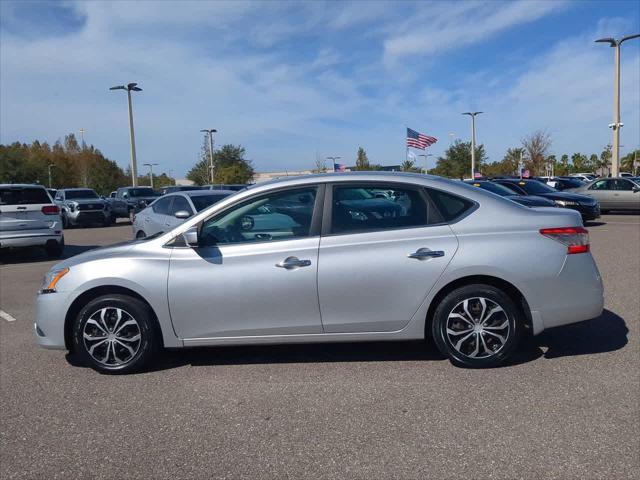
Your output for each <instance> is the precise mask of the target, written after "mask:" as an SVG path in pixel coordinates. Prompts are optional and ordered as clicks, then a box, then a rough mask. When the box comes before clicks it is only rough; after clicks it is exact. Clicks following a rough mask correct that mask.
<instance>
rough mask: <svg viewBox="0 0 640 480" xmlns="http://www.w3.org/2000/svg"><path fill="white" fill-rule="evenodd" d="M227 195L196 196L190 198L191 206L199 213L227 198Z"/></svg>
mask: <svg viewBox="0 0 640 480" xmlns="http://www.w3.org/2000/svg"><path fill="white" fill-rule="evenodd" d="M228 196H229V194H227V193H219V194H213V195H198V196H195V195H194V196H193V197H191V201H192V202H193V206H194V207H196V210H197V211H198V212H201V211H202V210H204V209H205V208H207V207H209V206H211V205H213V204H214V203H217V202H219V201H220V200H222V199H223V198H225V197H228Z"/></svg>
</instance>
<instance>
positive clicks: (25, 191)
mask: <svg viewBox="0 0 640 480" xmlns="http://www.w3.org/2000/svg"><path fill="white" fill-rule="evenodd" d="M42 203H51V199H50V198H49V195H48V194H47V191H46V190H45V189H44V188H37V187H34V188H29V187H27V188H0V205H39V204H42Z"/></svg>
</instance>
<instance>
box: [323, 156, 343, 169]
mask: <svg viewBox="0 0 640 480" xmlns="http://www.w3.org/2000/svg"><path fill="white" fill-rule="evenodd" d="M341 158H342V157H327V160H331V163H332V164H333V166H332V170H333V171H334V172H335V171H336V160H340V159H341Z"/></svg>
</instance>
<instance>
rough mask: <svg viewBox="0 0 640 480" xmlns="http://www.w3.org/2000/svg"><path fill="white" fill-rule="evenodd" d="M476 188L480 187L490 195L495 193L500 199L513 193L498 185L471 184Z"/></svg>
mask: <svg viewBox="0 0 640 480" xmlns="http://www.w3.org/2000/svg"><path fill="white" fill-rule="evenodd" d="M472 185H475V186H477V187H480V188H481V189H483V190H487V191H489V192H491V193H495V194H496V195H500V196H501V197H506V196H507V195H513V194H514V192H512V191H511V190H509V189H508V188H507V187H504V186H502V185H499V184H497V183H491V182H480V183H472Z"/></svg>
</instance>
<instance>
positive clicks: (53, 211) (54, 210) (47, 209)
mask: <svg viewBox="0 0 640 480" xmlns="http://www.w3.org/2000/svg"><path fill="white" fill-rule="evenodd" d="M40 211H41V212H42V213H44V214H45V215H58V214H59V213H60V209H59V208H58V207H57V206H56V205H45V206H44V207H42V208H41V210H40Z"/></svg>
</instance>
